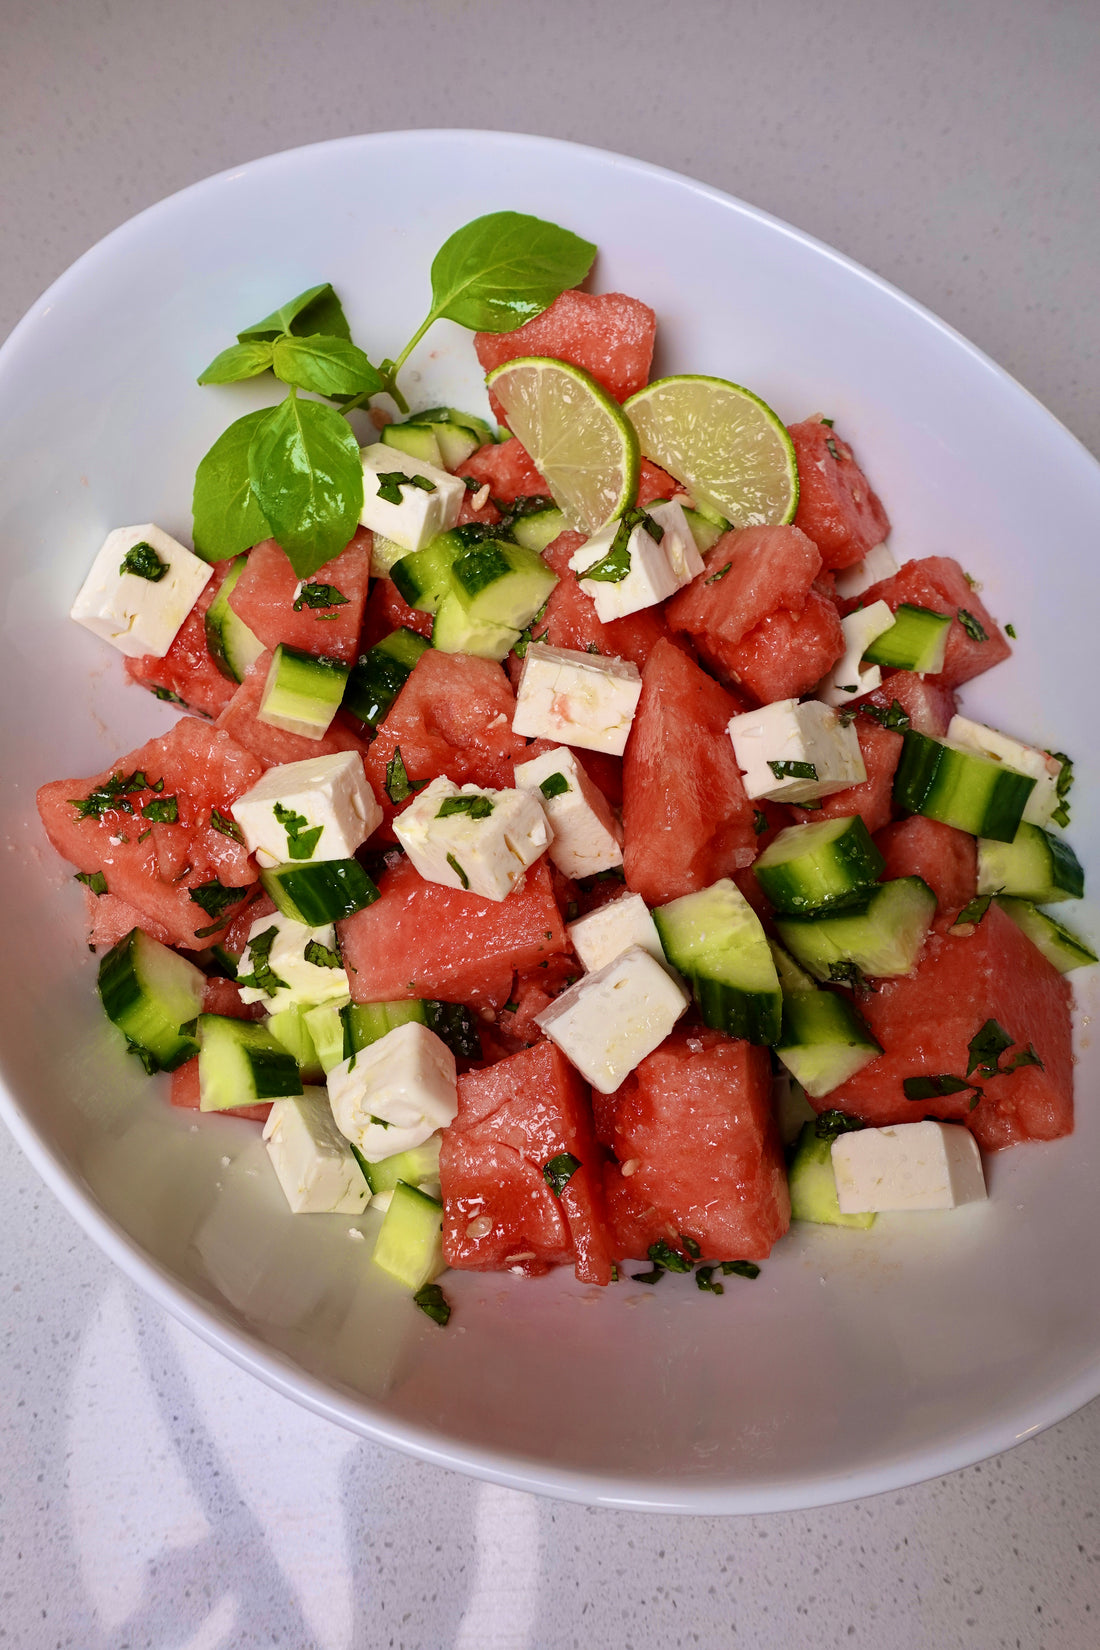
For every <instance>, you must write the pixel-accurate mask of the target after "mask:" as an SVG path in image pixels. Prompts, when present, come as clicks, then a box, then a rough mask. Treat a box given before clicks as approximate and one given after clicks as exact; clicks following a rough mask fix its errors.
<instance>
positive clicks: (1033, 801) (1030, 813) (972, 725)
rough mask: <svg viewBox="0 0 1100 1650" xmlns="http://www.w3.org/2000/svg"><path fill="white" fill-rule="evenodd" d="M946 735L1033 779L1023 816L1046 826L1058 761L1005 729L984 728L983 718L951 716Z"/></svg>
mask: <svg viewBox="0 0 1100 1650" xmlns="http://www.w3.org/2000/svg"><path fill="white" fill-rule="evenodd" d="M947 737H948V739H949V740H951V741H952V743H953V744H956V745H962V746H963V747H964V748H965V749H966V750H972V751H979V752H980V753H981V755H982V756H988V757H990V758H991V759H992V760H993V761H994V762H1003V763H1004V765H1005V767H1006V768H1015V770H1016V772H1017V773H1024V774H1027V775H1028V776H1029V777H1030V778H1031V779H1034V781H1035V789H1034V790H1033V791H1032V793H1031V795H1030V796H1029V797H1028V799H1027V805H1026V807H1025V808H1024V814H1023V817H1024V819H1025V820H1026V822H1027V823H1028V824H1029V825H1039V826H1047V825H1049V824H1050V821H1051V817H1052V815H1053V814H1054V811H1055V809H1056V808H1057V806H1058V775H1059V774H1060V773H1061V771H1062V764H1061V762H1059V761H1058V759H1057V757H1054V756H1051V755H1050V754H1049V752H1047V751H1044V750H1039V749H1037V747H1036V746H1034V745H1025V744H1023V743H1022V742H1021V741H1020V740H1019V739H1010V738H1009V736H1008V734H1007V733H998V731H997V729H996V728H987V727H986V726H985V724H984V723H983V722H972V721H971V720H970V718H969V716H953V717H952V718H951V721H950V723H949V724H948V728H947Z"/></svg>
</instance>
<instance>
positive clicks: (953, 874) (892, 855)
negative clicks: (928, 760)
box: [875, 736, 978, 917]
mask: <svg viewBox="0 0 1100 1650" xmlns="http://www.w3.org/2000/svg"><path fill="white" fill-rule="evenodd" d="M895 737H896V736H895ZM875 843H876V846H877V847H878V850H879V852H880V853H881V855H882V857H883V859H884V860H885V861H886V867H885V869H884V871H883V873H882V875H883V879H884V880H885V881H888V882H889V881H891V880H892V879H893V878H895V877H921V878H922V879H923V880H924V881H925V882H926V883H927V884H928V886H929V888H931V890H932V892H933V893H934V894H935V896H936V905H937V907H938V909H939V912H940V914H941V915H945V914H946V915H950V916H951V917H954V916H955V915H956V914H957V913H958V912H959V911H960V910H961V909H962V907H963V906H964V905H967V904H969V902H970V901H971V900H972V899H973V898H974V896H975V894H976V893H977V891H978V845H977V842H976V841H975V839H974V837H972V836H970V835H969V834H968V833H967V832H966V831H957V830H956V829H955V828H954V826H953V825H941V824H940V822H939V820H938V819H925V818H924V817H923V816H922V815H921V814H914V815H913V816H912V818H911V819H901V820H899V821H898V823H897V824H896V825H887V826H886V828H885V830H881V831H879V832H878V833H877V835H876V836H875Z"/></svg>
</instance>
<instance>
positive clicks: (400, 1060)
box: [328, 1020, 458, 1163]
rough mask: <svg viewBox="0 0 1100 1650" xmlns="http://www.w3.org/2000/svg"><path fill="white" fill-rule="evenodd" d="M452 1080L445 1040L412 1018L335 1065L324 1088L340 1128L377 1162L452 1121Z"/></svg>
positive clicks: (454, 1109)
mask: <svg viewBox="0 0 1100 1650" xmlns="http://www.w3.org/2000/svg"><path fill="white" fill-rule="evenodd" d="M457 1081H458V1079H457V1074H456V1070H455V1057H454V1055H453V1054H452V1053H451V1051H450V1049H449V1048H448V1047H447V1045H446V1043H445V1042H443V1040H442V1038H440V1037H437V1036H436V1034H435V1032H434V1031H429V1030H428V1028H427V1026H425V1025H421V1024H420V1023H419V1022H418V1021H416V1020H411V1021H409V1023H408V1024H407V1025H403V1026H397V1027H396V1028H395V1029H394V1030H393V1031H388V1032H387V1033H386V1035H385V1036H384V1037H380V1038H379V1039H378V1041H377V1042H376V1043H371V1044H369V1045H368V1047H367V1048H361V1049H360V1050H359V1052H358V1053H357V1054H353V1055H352V1056H351V1058H350V1059H348V1060H344V1061H342V1062H341V1064H340V1065H338V1066H334V1067H333V1069H332V1070H331V1071H330V1072H329V1074H328V1093H329V1101H330V1103H331V1106H332V1115H333V1117H334V1118H335V1119H336V1125H337V1127H338V1128H339V1130H340V1132H341V1133H342V1134H343V1135H344V1136H345V1138H346V1139H348V1140H350V1141H351V1143H352V1145H353V1146H355V1147H357V1149H358V1150H359V1151H361V1152H362V1154H363V1156H364V1157H365V1158H366V1160H367V1162H368V1163H378V1162H380V1161H381V1160H382V1158H385V1157H395V1156H396V1155H397V1153H398V1152H407V1151H411V1150H412V1148H413V1147H414V1146H422V1145H423V1144H424V1142H425V1140H430V1139H431V1137H432V1135H433V1134H434V1133H435V1131H436V1130H437V1129H445V1128H446V1127H447V1125H448V1124H449V1123H453V1122H454V1120H455V1116H456V1114H457V1112H458V1087H457Z"/></svg>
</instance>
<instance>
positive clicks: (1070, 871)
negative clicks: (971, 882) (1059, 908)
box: [978, 825, 1085, 905]
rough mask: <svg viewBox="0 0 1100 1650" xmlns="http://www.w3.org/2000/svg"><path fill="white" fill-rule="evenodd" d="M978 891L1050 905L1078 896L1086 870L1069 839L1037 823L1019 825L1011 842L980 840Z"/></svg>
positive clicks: (1082, 893) (1080, 892) (1079, 896)
mask: <svg viewBox="0 0 1100 1650" xmlns="http://www.w3.org/2000/svg"><path fill="white" fill-rule="evenodd" d="M978 892H979V894H1008V895H1010V896H1013V897H1015V898H1016V899H1029V900H1034V901H1035V903H1036V904H1038V905H1053V904H1055V902H1056V901H1058V900H1064V899H1081V898H1082V896H1083V895H1084V892H1085V873H1084V871H1083V870H1082V868H1081V861H1080V860H1079V859H1078V858H1077V855H1076V854H1075V853H1074V851H1073V849H1072V848H1071V847H1070V845H1069V843H1068V842H1065V841H1064V840H1063V839H1062V838H1061V837H1060V836H1054V835H1053V834H1052V832H1050V831H1044V830H1043V829H1042V827H1041V826H1039V825H1021V826H1020V828H1019V830H1018V831H1017V832H1016V835H1015V836H1014V837H1013V839H1012V841H1011V842H999V841H994V842H991V841H987V840H985V839H984V838H983V839H981V840H980V841H979V843H978Z"/></svg>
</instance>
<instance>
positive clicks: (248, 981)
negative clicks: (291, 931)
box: [237, 924, 287, 997]
mask: <svg viewBox="0 0 1100 1650" xmlns="http://www.w3.org/2000/svg"><path fill="white" fill-rule="evenodd" d="M278 935H279V930H278V929H277V928H276V927H275V926H274V924H273V925H272V926H271V927H270V928H265V929H264V931H263V933H262V934H257V935H256V937H255V939H252V940H249V942H248V947H247V950H248V960H249V962H250V963H251V964H252V972H251V974H242V973H241V972H240V971H239V970H238V972H237V984H238V985H252V986H255V988H256V990H257V991H263V992H266V994H267V995H268V996H269V997H273V996H274V995H275V993H276V992H277V991H279V990H280V989H282V990H286V989H287V982H286V981H285V980H284V979H280V977H279V975H278V974H276V972H275V970H274V969H273V968H272V966H271V947H272V946H273V945H274V944H275V941H276V939H277V938H278Z"/></svg>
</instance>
